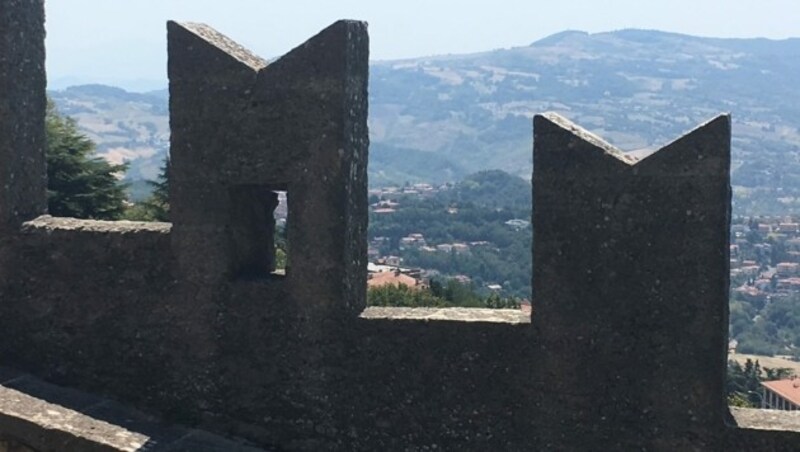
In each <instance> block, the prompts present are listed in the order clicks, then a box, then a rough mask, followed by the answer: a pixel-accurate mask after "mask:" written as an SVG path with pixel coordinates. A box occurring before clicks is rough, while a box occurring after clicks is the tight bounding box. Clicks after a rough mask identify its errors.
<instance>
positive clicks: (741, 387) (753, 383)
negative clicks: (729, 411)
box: [727, 359, 792, 408]
mask: <svg viewBox="0 0 800 452" xmlns="http://www.w3.org/2000/svg"><path fill="white" fill-rule="evenodd" d="M791 375H792V370H791V369H787V368H783V367H778V368H774V369H770V368H768V367H764V368H762V367H761V365H760V364H759V363H758V361H755V362H753V361H752V360H750V359H748V360H747V361H745V363H744V366H742V365H741V364H739V363H738V362H736V361H728V375H727V395H728V405H731V406H741V407H753V408H755V407H759V406H761V398H762V397H763V392H762V391H761V382H762V381H770V380H781V379H784V378H788V377H790V376H791Z"/></svg>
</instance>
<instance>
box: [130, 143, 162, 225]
mask: <svg viewBox="0 0 800 452" xmlns="http://www.w3.org/2000/svg"><path fill="white" fill-rule="evenodd" d="M169 171H170V161H169V158H167V159H165V160H164V163H163V164H162V165H161V170H160V172H159V173H158V178H157V179H156V180H152V181H151V180H149V181H147V185H148V187H149V189H150V190H151V192H150V194H149V195H148V196H147V197H146V198H145V199H144V200H142V201H139V202H137V203H136V204H134V205H133V206H131V207H130V208H129V209H128V210H127V211H126V212H125V219H127V220H136V221H169Z"/></svg>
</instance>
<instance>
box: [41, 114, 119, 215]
mask: <svg viewBox="0 0 800 452" xmlns="http://www.w3.org/2000/svg"><path fill="white" fill-rule="evenodd" d="M45 127H46V137H47V148H46V159H47V207H48V210H49V212H50V214H51V215H54V216H59V217H75V218H91V219H97V220H117V219H119V218H120V217H121V216H122V215H123V213H124V212H125V209H126V205H125V200H126V196H125V184H123V183H121V182H120V180H119V177H120V176H121V175H122V174H124V172H125V169H126V165H113V164H110V163H108V162H107V161H106V160H104V159H102V158H100V157H97V156H95V155H94V154H95V152H94V151H95V147H94V143H92V141H91V140H89V139H88V138H86V136H85V135H83V134H81V133H80V132H78V128H77V125H76V124H75V121H74V120H73V119H72V118H69V117H65V116H62V115H60V114H59V113H58V111H57V110H56V108H55V106H54V104H53V103H52V102H50V103H48V105H47V115H46V117H45Z"/></svg>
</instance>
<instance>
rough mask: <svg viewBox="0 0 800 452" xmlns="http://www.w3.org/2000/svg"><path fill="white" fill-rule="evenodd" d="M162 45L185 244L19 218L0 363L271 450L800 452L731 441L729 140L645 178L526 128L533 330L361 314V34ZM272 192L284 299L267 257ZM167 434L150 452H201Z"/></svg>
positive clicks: (687, 140) (783, 442) (146, 231)
mask: <svg viewBox="0 0 800 452" xmlns="http://www.w3.org/2000/svg"><path fill="white" fill-rule="evenodd" d="M28 4H29V5H32V7H31V8H32V9H30V10H26V11H25V12H24V13H25V14H31V16H30V17H31V18H35V17H34V16H35V14H41V8H40V6H41V3H40V2H30V3H28ZM6 5H12V6H13V7H14V8H17V9H19V8H21V6H20V5H22V3H21V2H14V1H11V2H9V1H6V0H0V6H3V8H5V6H6ZM37 8H38V9H37ZM0 11H3V12H5V11H8V10H6V9H0ZM25 14H23V15H22V16H19V17H29V16H26V15H25ZM0 16H2V17H3V18H4V19H3V20H7V19H8V15H3V13H0ZM39 20H40V22H41V21H42V20H43V18H42V17H41V16H40V17H39ZM15 23H17V24H19V22H15ZM4 26H5V23H4ZM15 26H19V25H15ZM168 29H169V53H170V62H169V72H170V90H171V106H170V108H171V122H172V131H173V133H172V139H173V141H172V165H173V167H172V168H173V173H172V176H173V179H172V184H171V189H172V193H171V206H172V208H173V212H172V216H173V218H174V224H172V225H171V226H170V225H167V224H152V225H145V224H141V223H105V222H93V221H80V220H72V219H58V218H51V217H47V216H44V217H39V218H35V219H33V218H34V217H35V216H36V215H35V214H32V215H27V216H26V217H25V218H21V219H22V220H32V221H28V222H27V223H24V224H22V226H21V227H15V228H13V229H10V230H6V231H5V232H0V234H2V235H0V363H4V364H10V365H13V366H14V367H18V368H20V369H25V370H27V371H30V372H33V373H35V374H36V375H38V376H41V377H44V378H47V379H49V380H52V381H54V382H57V383H60V384H66V385H70V386H74V387H77V388H81V389H82V390H88V391H92V392H94V393H98V394H111V395H113V396H114V397H115V398H118V399H121V400H124V401H125V403H129V404H132V405H134V406H136V407H138V408H142V409H146V410H148V411H152V412H158V413H161V414H163V415H165V416H166V417H167V418H168V419H170V420H171V421H176V422H181V423H187V424H195V425H200V426H203V427H205V428H207V429H209V430H213V431H215V432H219V433H222V434H225V435H234V436H241V437H245V438H248V439H250V440H253V441H255V442H257V443H258V444H259V445H260V446H261V447H265V448H268V449H269V448H273V449H277V450H348V451H349V450H434V449H436V450H642V449H645V450H725V449H727V450H737V449H748V448H755V449H760V450H799V449H800V434H798V433H797V432H793V431H777V432H776V431H764V430H758V429H757V428H756V426H754V425H750V424H746V423H744V422H743V423H742V424H743V425H744V426H745V428H734V427H727V426H726V425H725V423H724V422H725V421H726V420H727V421H729V422H731V423H732V422H734V420H733V418H729V419H726V418H725V415H726V413H727V409H726V408H725V407H724V397H723V392H722V383H723V378H724V368H725V361H724V360H725V358H724V357H725V341H724V339H725V329H726V325H727V312H726V306H727V304H726V303H727V297H726V292H725V291H726V290H727V264H728V260H727V255H726V253H727V249H728V248H727V242H726V240H727V227H728V223H727V222H728V213H729V206H730V202H729V201H730V200H729V186H728V164H729V148H730V129H729V127H730V125H729V120H728V118H727V117H725V116H723V117H720V118H718V119H716V120H714V121H712V122H710V123H708V124H705V125H703V126H701V128H699V129H698V130H696V131H694V132H692V133H690V134H688V135H687V136H685V137H682V138H681V139H679V140H677V141H676V142H674V143H673V144H671V145H669V146H667V147H666V148H665V149H662V150H661V151H659V152H657V153H656V154H654V155H652V156H650V157H648V158H647V159H645V160H642V161H640V162H636V161H634V160H630V159H627V158H626V157H624V156H623V155H621V154H620V153H619V151H617V150H615V149H613V147H611V146H609V145H607V144H604V143H603V142H602V140H600V139H599V138H597V137H593V136H590V135H589V134H587V133H586V132H584V131H582V130H581V129H580V128H578V127H577V126H575V125H572V124H569V123H568V122H566V121H564V120H563V119H561V118H558V117H556V116H552V115H548V116H542V117H538V118H537V119H536V125H535V126H536V128H535V132H536V136H535V141H536V143H535V152H534V158H535V163H536V164H535V168H536V170H535V171H536V172H535V174H534V187H535V189H536V191H535V192H534V196H535V198H534V200H535V203H536V204H535V205H536V212H535V213H534V230H535V231H536V234H535V238H534V263H535V267H534V268H535V273H534V275H533V283H534V290H535V291H536V292H535V298H534V312H535V315H534V317H533V319H532V321H529V320H528V319H526V318H525V317H524V316H523V315H521V314H520V313H518V312H511V311H499V312H491V313H489V312H486V311H482V310H475V311H468V310H453V311H446V310H416V309H407V310H404V309H380V308H374V309H367V310H364V298H365V290H366V289H365V288H366V275H365V273H366V272H365V269H366V268H365V267H366V248H365V247H366V240H365V239H366V222H367V199H366V162H367V145H368V143H367V129H366V117H367V104H366V102H367V95H366V94H367V74H368V50H367V49H368V43H367V39H368V38H367V34H366V26H365V24H363V23H360V22H352V21H342V22H337V23H335V24H334V25H332V26H331V27H329V28H327V29H325V30H323V31H322V32H321V33H320V34H319V35H317V36H315V37H314V38H312V39H311V40H309V41H308V42H307V43H305V44H303V45H302V46H300V47H298V48H297V49H295V50H293V51H291V52H290V53H289V54H287V55H286V56H284V57H283V58H281V59H279V60H277V61H275V62H273V63H271V64H269V65H266V64H265V63H264V62H263V60H261V59H260V58H258V57H255V56H253V55H252V54H251V53H249V52H247V51H246V50H244V49H242V48H241V47H240V46H238V45H236V44H235V43H233V42H231V41H230V40H229V39H227V38H225V37H223V36H222V35H220V34H219V33H217V32H215V31H214V30H212V29H210V28H209V27H207V26H204V25H198V24H183V25H181V24H176V23H170V24H169V25H168ZM3 33H9V31H8V30H7V29H3ZM39 39H41V36H39ZM20 86H27V85H25V84H24V83H22V82H20ZM41 88H42V89H43V87H41ZM41 94H42V95H43V91H42V93H41ZM14 95H17V94H14ZM2 130H3V133H6V135H7V132H8V130H7V129H2ZM6 135H4V136H3V137H1V138H0V140H7V139H8V137H7V136H6ZM24 149H27V150H28V151H29V152H31V153H34V154H35V153H36V152H38V151H37V148H36V147H28V148H24ZM26 152H27V151H26ZM18 157H19V156H17V155H9V154H7V153H0V158H2V159H4V160H0V167H3V165H5V163H6V160H8V159H10V160H12V164H14V163H13V161H15V160H14V159H18ZM1 188H2V196H5V198H3V199H8V195H9V192H13V193H12V194H14V193H16V192H15V190H16V189H14V188H11V187H5V186H4V187H1ZM275 190H288V196H289V242H290V250H289V268H288V271H287V274H286V276H285V277H283V278H281V277H278V276H276V275H272V274H270V273H269V261H270V259H271V257H270V255H269V253H268V249H269V241H268V240H265V238H264V236H265V235H269V232H270V228H271V227H272V225H271V222H270V221H271V220H270V215H269V214H270V213H271V212H270V210H271V203H272V201H271V199H273V198H272V197H271V192H274V191H275ZM14 196H16V195H14ZM15 199H16V198H15ZM35 213H38V212H35ZM15 221H16V220H15ZM18 223H19V222H16V223H15V224H18ZM262 258H263V259H262ZM259 261H261V262H263V265H261V266H259V264H258V262H259ZM243 270H246V271H243ZM362 311H363V312H362ZM0 380H2V381H3V382H4V384H3V386H4V387H5V389H4V390H5V391H6V392H5V394H7V397H2V398H0V400H3V401H6V402H8V403H11V404H12V405H13V401H14V400H17V398H19V397H24V395H25V394H27V395H28V396H33V397H36V396H35V394H40V395H41V396H40V397H37V399H41V400H40V401H41V403H50V404H56V405H59V406H62V407H65V406H66V407H70V408H69V409H70V410H72V414H70V415H69V416H74V417H73V418H71V419H84V418H83V417H77V416H79V415H80V416H85V417H87V418H90V419H101V420H104V421H106V422H107V423H108V424H111V425H116V426H118V427H121V428H123V429H125V430H126V431H129V432H140V431H141V430H139V429H137V428H134V427H133V426H134V425H138V423H139V422H140V421H141V419H140V418H139V417H138V416H133V417H132V418H129V419H128V421H125V422H122V421H119V423H114V422H110V421H109V419H111V418H112V417H114V413H119V412H120V410H122V409H123V407H120V406H118V405H117V404H114V403H110V402H103V401H102V399H99V398H98V397H88V398H87V396H86V395H85V394H83V395H82V394H80V393H75V392H71V391H65V390H53V389H52V388H51V387H49V386H47V385H46V384H43V383H41V382H39V381H35V380H32V379H30V378H29V377H26V376H24V375H19V374H17V373H15V372H12V371H7V370H4V369H2V368H0ZM11 391H16V392H11ZM44 401H46V402H44ZM0 403H1V402H0ZM36 403H39V402H36V401H34V400H30V399H26V402H25V403H22V404H21V405H22V406H21V407H15V406H8V407H6V408H0V416H2V415H3V413H6V415H8V414H12V416H11V418H13V419H10V420H9V422H10V424H7V426H3V424H2V422H0V434H5V435H6V436H5V438H6V439H9V440H13V441H14V442H17V443H22V444H23V445H30V446H31V447H34V448H38V447H40V446H39V445H38V443H35V444H34V443H32V442H30V441H29V440H28V438H27V437H26V436H25V435H26V434H25V432H26V431H30V430H26V429H27V428H34V429H35V428H36V427H35V425H33V424H31V422H32V421H31V420H30V419H28V415H31V416H34V417H35V414H34V413H28V415H25V413H24V412H23V409H24V408H25V407H28V408H31V407H35V406H36V405H35V404H36ZM15 410H16V411H15ZM42 410H45V411H44V412H45V413H47V411H46V409H45V408H44V407H42V409H34V410H33V411H34V412H36V413H40V412H43V411H42ZM123 411H124V410H123ZM13 413H17V414H13ZM65 416H67V415H66V414H65ZM123 417H124V416H123ZM26 419H27V420H26ZM42 419H43V420H48V419H49V418H48V417H47V416H44V417H43V418H42ZM17 421H19V422H20V423H17V424H14V422H17ZM87 422H88V420H87ZM34 424H35V422H34ZM70 425H71V424H70ZM71 428H72V427H70V426H69V425H67V424H64V425H62V426H60V427H58V428H57V429H55V430H53V431H51V433H49V434H47V435H44V437H43V438H44V440H51V441H55V440H56V439H58V438H65V437H70V438H73V437H75V435H74V434H72V433H70V432H74V431H75V430H74V429H72V430H70V429H71ZM37 431H41V429H39V430H37ZM64 435H67V436H64ZM177 435H178V438H176V430H174V429H172V428H169V427H167V428H165V429H163V430H161V429H155V430H151V431H150V433H148V434H147V436H148V437H149V438H151V439H152V438H162V439H161V441H162V443H165V442H170V441H183V443H184V446H185V447H184V448H183V449H181V448H175V449H170V450H203V449H204V447H205V446H203V444H207V443H204V442H205V441H206V439H207V437H208V435H207V434H205V433H200V432H194V433H191V434H189V435H187V436H185V437H181V436H180V434H177ZM4 441H5V439H4ZM31 441H32V440H31ZM6 442H7V443H8V444H11V442H12V441H6ZM205 449H206V450H219V449H214V448H213V447H210V448H209V447H205ZM223 450H229V449H223Z"/></svg>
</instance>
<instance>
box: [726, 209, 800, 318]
mask: <svg viewBox="0 0 800 452" xmlns="http://www.w3.org/2000/svg"><path fill="white" fill-rule="evenodd" d="M730 259H731V261H730V268H731V282H732V284H733V285H734V287H735V288H734V289H733V291H734V293H737V294H739V296H741V297H743V298H745V299H748V300H750V301H759V302H766V301H768V300H770V299H774V298H778V297H785V296H789V295H793V294H800V222H797V221H794V220H793V219H792V218H759V219H746V220H745V221H743V222H740V223H737V224H733V225H731V245H730Z"/></svg>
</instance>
